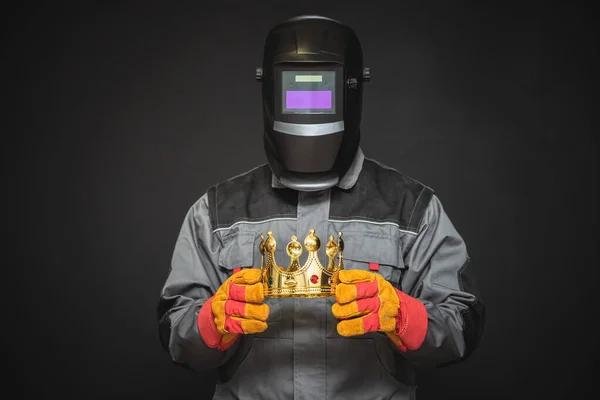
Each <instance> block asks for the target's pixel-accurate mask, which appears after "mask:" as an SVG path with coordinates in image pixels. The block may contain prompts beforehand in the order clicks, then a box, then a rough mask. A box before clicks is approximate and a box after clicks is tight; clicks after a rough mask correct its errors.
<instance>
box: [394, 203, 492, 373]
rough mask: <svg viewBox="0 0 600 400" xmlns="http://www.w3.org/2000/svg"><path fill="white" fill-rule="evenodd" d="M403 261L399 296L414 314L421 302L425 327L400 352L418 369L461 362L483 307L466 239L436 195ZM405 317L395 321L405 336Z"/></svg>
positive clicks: (474, 340)
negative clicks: (417, 341)
mask: <svg viewBox="0 0 600 400" xmlns="http://www.w3.org/2000/svg"><path fill="white" fill-rule="evenodd" d="M405 265H406V266H407V273H406V274H405V276H404V278H403V280H402V288H401V291H402V295H401V297H402V296H404V297H405V299H406V300H408V301H407V302H406V303H408V304H412V305H413V307H414V309H415V310H417V311H416V313H415V314H417V315H423V314H422V311H418V310H419V308H422V306H421V305H420V304H422V305H424V311H425V312H426V316H427V325H426V326H427V328H426V333H425V335H424V338H423V340H422V343H420V345H419V346H418V347H417V346H415V347H416V348H413V349H410V348H408V349H407V348H402V346H400V347H399V349H400V351H402V353H403V355H404V356H405V357H406V358H407V359H408V360H410V361H411V362H413V363H414V364H415V365H417V366H420V367H435V366H443V365H447V364H450V363H456V362H459V361H462V360H465V359H466V358H467V357H468V356H469V355H470V354H471V353H472V352H473V350H474V349H475V348H476V347H477V346H478V344H479V340H480V338H481V335H482V332H483V326H484V317H485V307H484V305H483V303H482V301H481V298H480V297H479V296H478V294H477V293H478V291H477V288H476V285H475V282H474V276H473V271H472V268H471V265H470V258H469V255H468V252H467V248H466V245H465V242H464V240H463V239H462V237H461V236H460V235H459V233H458V232H457V231H456V229H455V227H454V226H453V224H452V222H451V221H450V219H449V217H448V216H447V215H446V213H445V212H444V209H443V207H442V204H441V203H440V201H439V199H438V198H437V197H436V196H435V195H434V196H432V199H431V201H430V203H429V205H428V207H427V210H426V211H425V214H424V216H423V218H422V221H421V224H420V229H419V234H418V236H417V237H416V239H415V241H414V243H413V245H412V247H411V248H410V250H409V252H408V254H407V255H406V256H405ZM417 301H418V303H417ZM400 302H401V303H402V298H401V301H400ZM419 303H420V304H419ZM400 314H401V315H400V316H401V317H402V312H401V313H400ZM407 316H408V318H409V319H408V321H402V318H400V319H399V326H401V329H400V330H402V329H404V330H405V332H406V334H410V331H411V329H412V328H413V327H412V326H411V321H410V317H411V312H410V311H409V312H408V313H407ZM422 327H423V324H421V326H416V327H414V328H416V331H421V330H422ZM419 335H420V334H419ZM392 342H394V340H392Z"/></svg>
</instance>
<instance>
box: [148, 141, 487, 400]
mask: <svg viewBox="0 0 600 400" xmlns="http://www.w3.org/2000/svg"><path fill="white" fill-rule="evenodd" d="M311 229H314V230H315V235H317V236H318V237H319V238H320V239H321V242H322V244H323V245H322V246H321V251H320V257H321V263H322V264H324V265H327V264H326V260H327V257H326V255H325V254H324V251H325V249H324V247H325V246H324V244H325V243H327V241H328V240H329V237H330V235H334V238H337V237H338V232H342V233H343V240H344V244H345V246H344V251H343V258H344V268H345V269H362V270H368V271H371V272H373V273H376V274H380V275H381V276H382V277H383V278H385V279H386V280H387V281H389V282H390V283H391V284H392V285H394V287H396V288H398V289H399V290H401V291H402V292H404V293H406V294H408V295H410V296H413V297H415V298H417V299H418V300H419V301H421V302H422V303H423V304H424V305H425V308H426V310H427V314H428V327H427V333H426V337H425V340H424V342H423V344H422V346H421V347H420V348H418V349H417V350H412V351H411V350H408V351H405V352H403V351H401V350H400V349H399V348H398V347H396V346H395V345H394V344H393V342H392V341H391V340H390V339H389V338H388V337H387V336H386V335H385V334H383V333H367V334H364V335H361V336H355V337H342V336H340V335H339V334H338V332H337V331H336V325H337V323H338V320H336V318H335V317H334V316H333V314H332V311H331V306H332V305H333V302H334V301H335V297H329V298H324V299H314V298H313V299H311V298H304V299H303V298H284V299H281V298H266V299H265V302H266V303H267V304H268V305H269V308H270V314H269V318H268V320H267V323H268V328H267V330H266V331H264V332H262V333H259V334H252V335H242V336H241V337H240V338H239V339H238V340H237V341H236V342H235V344H234V345H233V346H231V347H230V348H228V349H227V350H225V351H221V350H219V349H215V348H209V347H208V346H207V345H206V344H205V343H204V342H203V340H202V337H201V336H200V334H199V331H198V324H197V318H198V312H199V309H200V307H202V305H203V304H204V303H205V302H206V300H207V299H209V298H210V297H211V296H212V295H214V294H215V292H216V291H217V289H218V288H219V287H220V286H221V285H222V284H223V282H225V280H226V279H227V278H228V277H230V276H231V275H232V274H233V273H235V272H236V271H238V270H239V269H242V268H260V266H261V253H260V251H259V245H260V241H261V238H260V235H261V234H262V235H264V236H265V237H266V236H267V232H268V231H272V233H273V237H274V238H275V239H276V240H277V244H278V245H277V249H276V252H275V259H276V260H277V262H278V263H279V264H280V265H283V266H286V265H287V264H288V263H289V256H288V255H287V254H286V250H285V246H286V244H287V243H288V242H289V241H290V240H291V237H292V236H297V237H298V241H300V242H301V243H302V242H303V241H304V238H305V237H306V236H307V235H308V233H309V230H311ZM304 254H306V253H304ZM301 262H302V260H301ZM374 265H375V266H376V268H373V266H374ZM473 282H474V280H473V274H472V268H471V264H470V258H469V255H468V253H467V248H466V246H465V243H464V241H463V239H462V238H461V236H460V235H459V233H458V232H457V230H456V229H455V227H454V226H453V224H452V223H451V221H450V219H449V218H448V215H447V214H446V213H445V211H444V209H443V208H442V204H441V203H440V200H439V199H438V197H437V196H436V195H435V193H434V192H433V190H432V189H431V188H429V187H427V186H425V185H423V184H422V183H420V182H419V181H417V180H415V179H412V178H410V177H408V176H406V175H405V174H403V173H400V172H398V171H396V170H394V169H392V168H390V167H387V166H385V165H382V164H381V163H379V162H377V161H375V160H372V159H369V158H366V157H365V156H364V154H363V152H362V151H361V150H360V149H359V151H358V153H357V155H356V157H355V159H354V162H353V164H352V166H351V168H350V170H349V171H348V172H347V174H346V175H345V176H343V178H342V179H341V180H340V182H339V183H338V185H336V186H335V187H333V188H331V189H327V190H322V191H319V192H298V191H294V190H291V189H288V188H286V187H284V186H283V185H281V184H280V183H279V182H278V181H277V179H276V178H275V177H274V175H273V174H272V171H271V170H270V168H269V166H268V165H263V166H259V167H257V168H254V169H252V170H251V171H249V172H246V173H243V174H241V175H238V176H236V177H233V178H231V179H229V180H227V181H224V182H221V183H219V184H216V185H214V186H212V187H210V188H209V189H208V190H207V191H206V192H205V194H204V195H202V196H201V198H200V199H199V200H198V201H197V202H196V203H195V204H194V205H193V206H192V207H191V209H190V210H189V212H188V214H187V215H186V217H185V220H184V222H183V226H182V227H181V231H180V233H179V237H178V239H177V242H176V245H175V250H174V253H173V258H172V263H171V269H170V272H169V275H168V278H167V280H166V282H165V285H164V287H163V288H162V291H161V294H160V302H159V305H158V315H159V329H160V337H161V341H162V343H163V345H164V347H165V348H166V349H167V351H168V352H169V353H170V355H171V357H172V359H173V361H174V362H175V363H176V364H180V365H184V366H187V367H189V368H191V369H193V370H196V371H206V370H210V369H216V370H218V376H219V380H218V382H217V386H216V388H215V394H214V399H239V400H246V399H248V400H257V399H274V400H287V399H290V400H292V399H293V400H301V399H302V400H315V399H327V400H329V399H331V400H334V399H335V400H338V399H339V400H353V399H357V400H358V399H360V400H367V399H398V400H406V399H414V398H415V391H416V377H415V372H416V371H417V370H418V369H419V368H423V367H431V366H441V365H446V364H449V363H456V362H459V361H461V360H464V359H465V358H467V357H468V356H469V355H470V353H471V352H472V351H473V349H474V348H475V347H476V346H477V344H478V341H479V338H480V336H481V332H482V327H483V318H484V306H483V304H482V302H481V300H480V298H479V297H478V295H477V294H476V293H477V292H476V288H475V285H474V283H473ZM409 317H410V316H409Z"/></svg>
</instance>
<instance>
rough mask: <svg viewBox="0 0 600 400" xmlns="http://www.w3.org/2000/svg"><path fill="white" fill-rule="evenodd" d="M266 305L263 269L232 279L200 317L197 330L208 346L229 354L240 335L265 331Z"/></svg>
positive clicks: (220, 289)
mask: <svg viewBox="0 0 600 400" xmlns="http://www.w3.org/2000/svg"><path fill="white" fill-rule="evenodd" d="M263 302H264V286H263V283H262V277H261V270H260V268H251V269H243V270H241V271H239V272H237V273H235V274H233V275H232V276H230V277H229V278H228V279H227V280H226V281H225V282H224V283H223V285H221V287H220V288H219V289H218V290H217V292H216V293H215V294H214V296H212V297H211V298H209V299H208V300H207V301H206V303H204V305H203V306H202V308H200V312H199V313H198V330H199V331H200V335H201V336H202V339H203V340H204V342H205V343H206V345H207V346H208V347H212V348H218V349H220V350H226V349H228V348H229V347H230V346H231V345H233V343H234V342H235V340H236V339H237V338H238V337H239V336H240V335H246V334H251V333H259V332H263V331H264V330H266V329H267V322H266V321H267V317H268V316H269V306H268V305H267V304H265V303H263Z"/></svg>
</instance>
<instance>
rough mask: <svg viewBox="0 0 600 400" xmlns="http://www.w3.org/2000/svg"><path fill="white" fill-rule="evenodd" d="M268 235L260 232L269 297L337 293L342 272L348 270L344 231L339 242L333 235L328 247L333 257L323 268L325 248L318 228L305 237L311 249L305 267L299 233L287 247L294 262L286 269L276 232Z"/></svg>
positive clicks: (305, 243)
mask: <svg viewBox="0 0 600 400" xmlns="http://www.w3.org/2000/svg"><path fill="white" fill-rule="evenodd" d="M267 236H268V237H267V239H266V240H265V237H264V235H260V238H261V242H260V253H261V255H262V265H261V270H262V274H263V275H262V276H263V283H264V287H265V297H329V296H334V295H335V285H336V284H337V282H338V273H339V271H340V270H341V269H344V257H343V253H344V241H343V240H342V232H340V233H339V237H338V241H337V243H336V242H334V241H333V235H331V236H329V242H327V246H326V248H325V253H326V254H327V257H328V258H329V263H328V264H327V268H325V267H323V265H322V264H321V262H320V261H319V254H318V252H319V249H320V248H321V240H320V239H319V238H318V237H317V236H316V235H315V230H314V229H311V230H310V233H309V234H308V236H307V237H306V239H304V248H305V249H306V251H308V258H307V260H306V262H305V263H304V265H302V266H300V261H299V258H300V255H301V254H302V245H301V244H300V243H299V242H298V240H297V238H296V236H292V241H291V242H289V243H288V244H287V246H286V251H287V254H288V256H289V257H290V264H289V266H288V267H287V268H286V269H284V268H283V267H281V266H280V265H278V264H277V262H276V261H275V249H276V247H277V242H276V241H275V238H274V237H273V233H272V232H271V231H269V232H268V233H267ZM336 256H337V258H338V260H337V263H336V261H335V258H336Z"/></svg>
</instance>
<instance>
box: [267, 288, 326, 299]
mask: <svg viewBox="0 0 600 400" xmlns="http://www.w3.org/2000/svg"><path fill="white" fill-rule="evenodd" d="M264 296H265V297H272V298H282V297H293V298H324V297H332V296H335V292H333V291H332V289H331V288H330V287H325V288H310V289H301V290H298V289H268V290H265V292H264Z"/></svg>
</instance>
